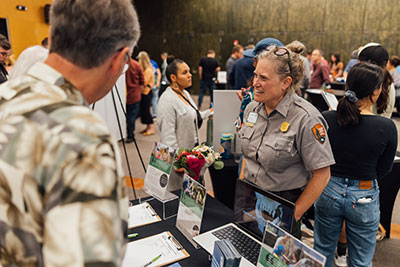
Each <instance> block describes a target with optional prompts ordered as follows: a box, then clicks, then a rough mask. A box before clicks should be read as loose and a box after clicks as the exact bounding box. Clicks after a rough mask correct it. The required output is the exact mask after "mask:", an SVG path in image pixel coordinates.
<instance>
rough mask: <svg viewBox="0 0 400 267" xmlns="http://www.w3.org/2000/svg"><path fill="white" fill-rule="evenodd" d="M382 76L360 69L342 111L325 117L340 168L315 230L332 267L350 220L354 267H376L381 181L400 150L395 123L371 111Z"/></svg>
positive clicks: (366, 66) (352, 75)
mask: <svg viewBox="0 0 400 267" xmlns="http://www.w3.org/2000/svg"><path fill="white" fill-rule="evenodd" d="M382 77H383V75H382V68H380V67H378V66H376V65H373V64H370V63H359V64H357V65H355V66H354V67H353V68H352V69H351V70H350V72H349V75H348V78H347V82H346V92H345V96H344V97H343V98H342V99H341V100H340V101H339V105H338V107H337V111H328V112H324V113H323V116H324V117H325V119H326V121H327V122H328V125H329V130H328V136H329V139H330V142H331V147H332V151H333V155H334V157H335V161H336V164H335V165H332V166H331V174H332V176H331V179H330V181H329V183H328V185H327V186H326V188H325V190H324V192H323V193H322V194H321V196H320V198H319V199H318V200H317V202H316V203H315V213H316V214H315V228H314V231H315V248H316V250H318V251H320V252H321V253H322V254H324V255H325V256H326V257H327V263H326V266H327V267H330V266H333V257H334V252H335V249H336V244H337V241H338V238H339V235H340V232H341V229H342V223H343V221H344V220H345V221H346V234H347V242H348V253H349V259H348V266H363V267H367V266H372V264H371V262H372V257H373V255H374V251H375V244H376V231H377V229H378V226H379V217H380V212H379V188H378V184H377V179H380V178H383V177H384V176H385V175H387V174H388V173H389V172H390V171H391V168H392V164H393V159H394V155H395V152H396V148H397V130H396V126H395V124H394V123H393V122H392V121H391V120H390V119H387V118H384V117H381V116H376V115H374V114H373V113H372V112H371V106H372V105H373V104H374V103H376V101H377V99H378V97H379V95H380V93H381V90H382Z"/></svg>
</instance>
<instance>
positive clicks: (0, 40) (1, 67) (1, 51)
mask: <svg viewBox="0 0 400 267" xmlns="http://www.w3.org/2000/svg"><path fill="white" fill-rule="evenodd" d="M10 50H11V45H10V42H8V40H7V38H6V37H5V36H4V35H2V34H0V84H1V83H3V82H5V81H7V80H8V72H7V70H6V66H5V64H6V61H7V59H8V57H9V56H10Z"/></svg>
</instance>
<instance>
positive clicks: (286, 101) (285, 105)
mask: <svg viewBox="0 0 400 267" xmlns="http://www.w3.org/2000/svg"><path fill="white" fill-rule="evenodd" d="M293 95H294V92H293V91H292V90H290V89H288V91H287V92H286V94H285V96H284V97H283V98H282V100H281V101H280V102H279V104H278V106H276V108H275V110H276V111H277V112H279V113H280V114H281V115H282V116H283V117H285V118H286V116H287V114H288V112H289V108H290V104H291V103H292V102H293V101H292V99H293Z"/></svg>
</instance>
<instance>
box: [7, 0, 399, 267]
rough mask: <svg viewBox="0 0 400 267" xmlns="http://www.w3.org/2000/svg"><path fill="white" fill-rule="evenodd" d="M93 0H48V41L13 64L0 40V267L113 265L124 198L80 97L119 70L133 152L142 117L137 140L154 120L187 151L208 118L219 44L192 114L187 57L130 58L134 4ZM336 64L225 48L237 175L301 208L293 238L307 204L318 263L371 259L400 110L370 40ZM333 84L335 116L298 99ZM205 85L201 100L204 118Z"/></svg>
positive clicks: (392, 71) (109, 82) (289, 50)
mask: <svg viewBox="0 0 400 267" xmlns="http://www.w3.org/2000/svg"><path fill="white" fill-rule="evenodd" d="M91 2H92V4H91V5H87V4H85V3H83V2H82V1H69V0H54V1H53V3H52V6H51V25H52V27H51V34H50V38H49V40H47V39H46V40H44V41H43V42H42V45H40V46H39V45H38V46H33V47H30V48H28V49H26V50H25V51H23V52H22V53H21V55H20V56H19V58H18V60H17V61H16V63H15V65H14V66H13V68H12V69H10V68H9V66H8V65H9V63H8V59H9V56H10V52H11V45H10V42H9V41H8V40H7V38H6V37H4V36H2V35H0V83H2V85H1V86H0V120H1V122H0V137H1V138H0V173H1V175H0V184H1V186H0V214H1V216H0V240H4V242H0V249H1V254H0V263H1V264H3V265H5V266H8V265H10V264H14V265H26V264H28V265H35V266H53V265H58V266H72V265H79V266H81V265H85V264H87V265H96V264H100V265H105V266H106V265H107V266H119V264H120V262H121V258H122V256H123V254H124V247H125V243H126V238H127V212H128V209H127V207H128V198H127V196H126V192H125V190H124V187H123V183H122V179H121V177H122V175H121V166H120V160H119V155H118V147H117V143H116V141H115V140H114V139H113V137H112V136H111V134H110V132H109V130H108V129H107V126H106V125H105V123H104V122H103V121H102V119H101V118H100V117H99V115H97V114H96V113H95V112H94V111H92V110H91V109H90V108H89V107H88V104H91V103H94V102H96V101H97V100H99V99H101V98H102V97H104V96H105V95H106V94H107V93H108V92H109V91H110V90H111V88H112V86H113V84H115V82H116V80H117V79H118V78H119V77H120V75H121V73H122V72H123V69H124V67H125V65H128V69H127V71H126V73H125V77H126V88H127V94H126V120H127V138H126V140H125V141H126V142H127V143H130V142H132V141H134V138H135V123H136V120H137V118H140V119H141V123H142V124H144V125H145V126H146V128H145V129H143V130H142V131H141V132H140V133H141V134H142V135H144V136H150V135H154V133H155V126H154V123H155V122H156V123H157V126H158V129H159V131H160V140H159V141H160V142H161V143H162V144H164V145H167V146H170V147H173V148H193V147H195V146H197V145H199V144H200V143H201V141H202V140H201V139H200V136H199V129H200V127H202V124H203V120H205V119H207V118H208V117H209V116H210V115H211V114H212V113H213V106H212V105H213V98H212V96H213V90H214V89H215V80H216V73H217V72H218V71H219V70H221V64H220V63H219V62H218V60H216V53H215V51H214V50H212V49H209V50H208V51H207V54H206V56H205V57H204V58H202V59H201V60H200V62H199V64H198V66H196V67H198V74H199V80H200V92H199V98H198V102H197V105H196V103H195V101H194V100H193V98H192V96H191V93H190V92H189V91H188V90H187V89H188V88H190V87H191V86H192V72H191V68H190V66H189V65H188V64H187V63H186V62H185V61H184V60H182V59H178V58H175V57H174V56H172V55H168V53H166V52H163V53H162V54H161V56H160V58H161V64H160V66H161V67H159V64H158V63H157V62H156V61H155V60H153V59H151V58H150V56H149V54H148V53H147V52H146V51H140V52H139V53H138V55H137V57H136V59H137V60H135V59H134V55H133V47H134V46H135V44H136V43H137V41H138V39H139V36H140V27H139V22H138V19H137V14H136V11H135V9H134V7H133V5H132V4H131V2H130V1H129V0H118V1H114V2H113V3H111V2H110V1H107V0H96V1H91ZM115 14H118V16H116V15H115ZM82 36H86V37H87V38H85V39H84V40H83V39H82ZM99 43H103V44H104V45H102V46H101V47H100V46H99V45H98V44H99ZM66 44H68V45H66ZM303 52H304V53H306V56H303V55H301V54H302V53H303ZM340 58H341V57H340V55H339V54H336V53H332V54H330V58H329V59H330V62H328V61H327V60H326V59H325V58H324V53H323V51H322V50H321V49H318V48H317V49H314V50H312V51H306V47H305V46H304V44H303V43H301V42H299V41H293V42H291V43H289V44H287V45H284V44H283V43H282V42H281V41H280V40H278V39H275V38H270V37H268V38H264V39H262V40H260V41H259V42H258V43H257V44H256V45H255V46H254V45H249V46H246V47H243V46H241V45H239V44H235V45H234V46H233V48H232V51H231V55H230V56H229V58H228V59H227V62H226V65H225V67H226V70H227V75H228V79H227V80H228V85H227V88H231V89H236V90H238V95H239V96H240V99H241V101H242V106H241V110H240V114H239V116H238V120H239V123H238V124H237V129H238V137H239V138H240V140H241V151H242V160H243V163H244V164H243V169H244V179H246V180H248V181H250V182H251V183H253V184H255V185H257V186H258V187H260V188H262V189H264V190H268V191H271V192H273V193H275V194H276V195H279V196H280V197H282V198H285V199H287V200H289V201H292V202H294V203H295V204H296V210H295V216H294V217H295V225H294V227H293V232H292V234H293V235H294V236H295V237H297V238H301V228H300V227H301V220H302V217H303V215H304V214H305V213H306V212H307V210H309V209H310V208H311V207H312V206H315V228H314V233H315V249H316V250H317V251H319V252H321V253H322V254H323V255H325V256H326V257H327V263H326V266H328V267H330V266H333V263H334V259H335V257H336V258H340V257H345V255H346V253H348V262H347V263H344V264H348V265H349V266H371V262H372V257H373V255H374V250H375V245H376V232H377V229H378V226H379V188H378V184H377V180H378V179H382V178H383V177H384V176H385V175H387V174H388V173H389V172H390V171H391V168H392V164H393V158H394V155H395V152H396V148H397V142H398V140H397V130H396V126H395V124H394V123H393V121H392V120H391V119H390V117H391V115H392V112H393V110H394V107H395V106H396V107H397V108H399V103H398V102H399V101H398V100H396V96H397V95H400V94H396V91H397V90H400V74H399V71H400V57H397V56H392V57H389V53H388V51H387V49H386V48H385V47H384V46H382V45H380V44H378V43H368V44H366V45H364V46H362V47H360V48H358V49H357V50H355V51H353V52H352V55H351V60H350V61H349V62H348V64H347V65H346V67H345V65H344V63H343V62H342V61H341V59H340ZM335 82H342V83H345V85H344V87H345V93H344V97H343V98H341V99H340V101H339V104H338V107H337V110H336V111H333V110H331V111H326V112H323V113H322V114H321V112H319V111H318V110H317V109H316V108H315V107H314V106H313V105H312V104H311V103H310V102H308V101H307V100H306V99H305V98H304V95H305V89H307V88H324V87H329V84H331V83H335ZM207 89H208V91H209V93H210V96H211V105H210V107H209V108H207V109H205V110H203V111H202V110H201V105H202V103H203V97H204V95H205V94H206V91H207ZM238 113H239V110H238ZM104 233H106V234H104ZM346 243H347V245H346ZM346 250H347V251H348V252H346ZM335 254H336V256H335ZM345 261H346V259H345Z"/></svg>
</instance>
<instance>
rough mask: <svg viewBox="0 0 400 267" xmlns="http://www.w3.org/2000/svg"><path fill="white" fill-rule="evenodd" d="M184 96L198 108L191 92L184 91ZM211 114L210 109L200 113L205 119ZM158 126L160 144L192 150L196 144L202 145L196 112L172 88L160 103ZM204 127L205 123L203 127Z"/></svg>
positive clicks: (169, 88)
mask: <svg viewBox="0 0 400 267" xmlns="http://www.w3.org/2000/svg"><path fill="white" fill-rule="evenodd" d="M184 94H185V97H186V99H188V100H189V101H190V103H192V105H193V106H194V107H197V106H196V104H195V103H194V101H193V99H192V98H191V96H190V94H189V92H187V91H186V90H184ZM210 113H211V112H210V110H209V109H207V110H206V111H200V114H201V117H202V118H203V119H206V118H208V116H210ZM157 124H158V127H159V129H160V135H161V140H160V142H161V143H162V144H164V145H167V146H171V147H175V148H188V149H191V148H193V147H194V145H195V144H196V142H198V143H200V140H199V139H200V138H199V130H198V128H197V114H196V111H195V110H194V108H192V107H191V106H190V105H187V104H186V103H185V102H184V101H183V100H182V99H180V98H179V97H178V95H177V94H176V93H175V92H174V91H173V90H172V89H171V87H168V88H167V89H166V90H165V92H164V93H163V94H162V95H161V97H160V99H159V101H158V105H157ZM204 125H205V123H203V127H204Z"/></svg>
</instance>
